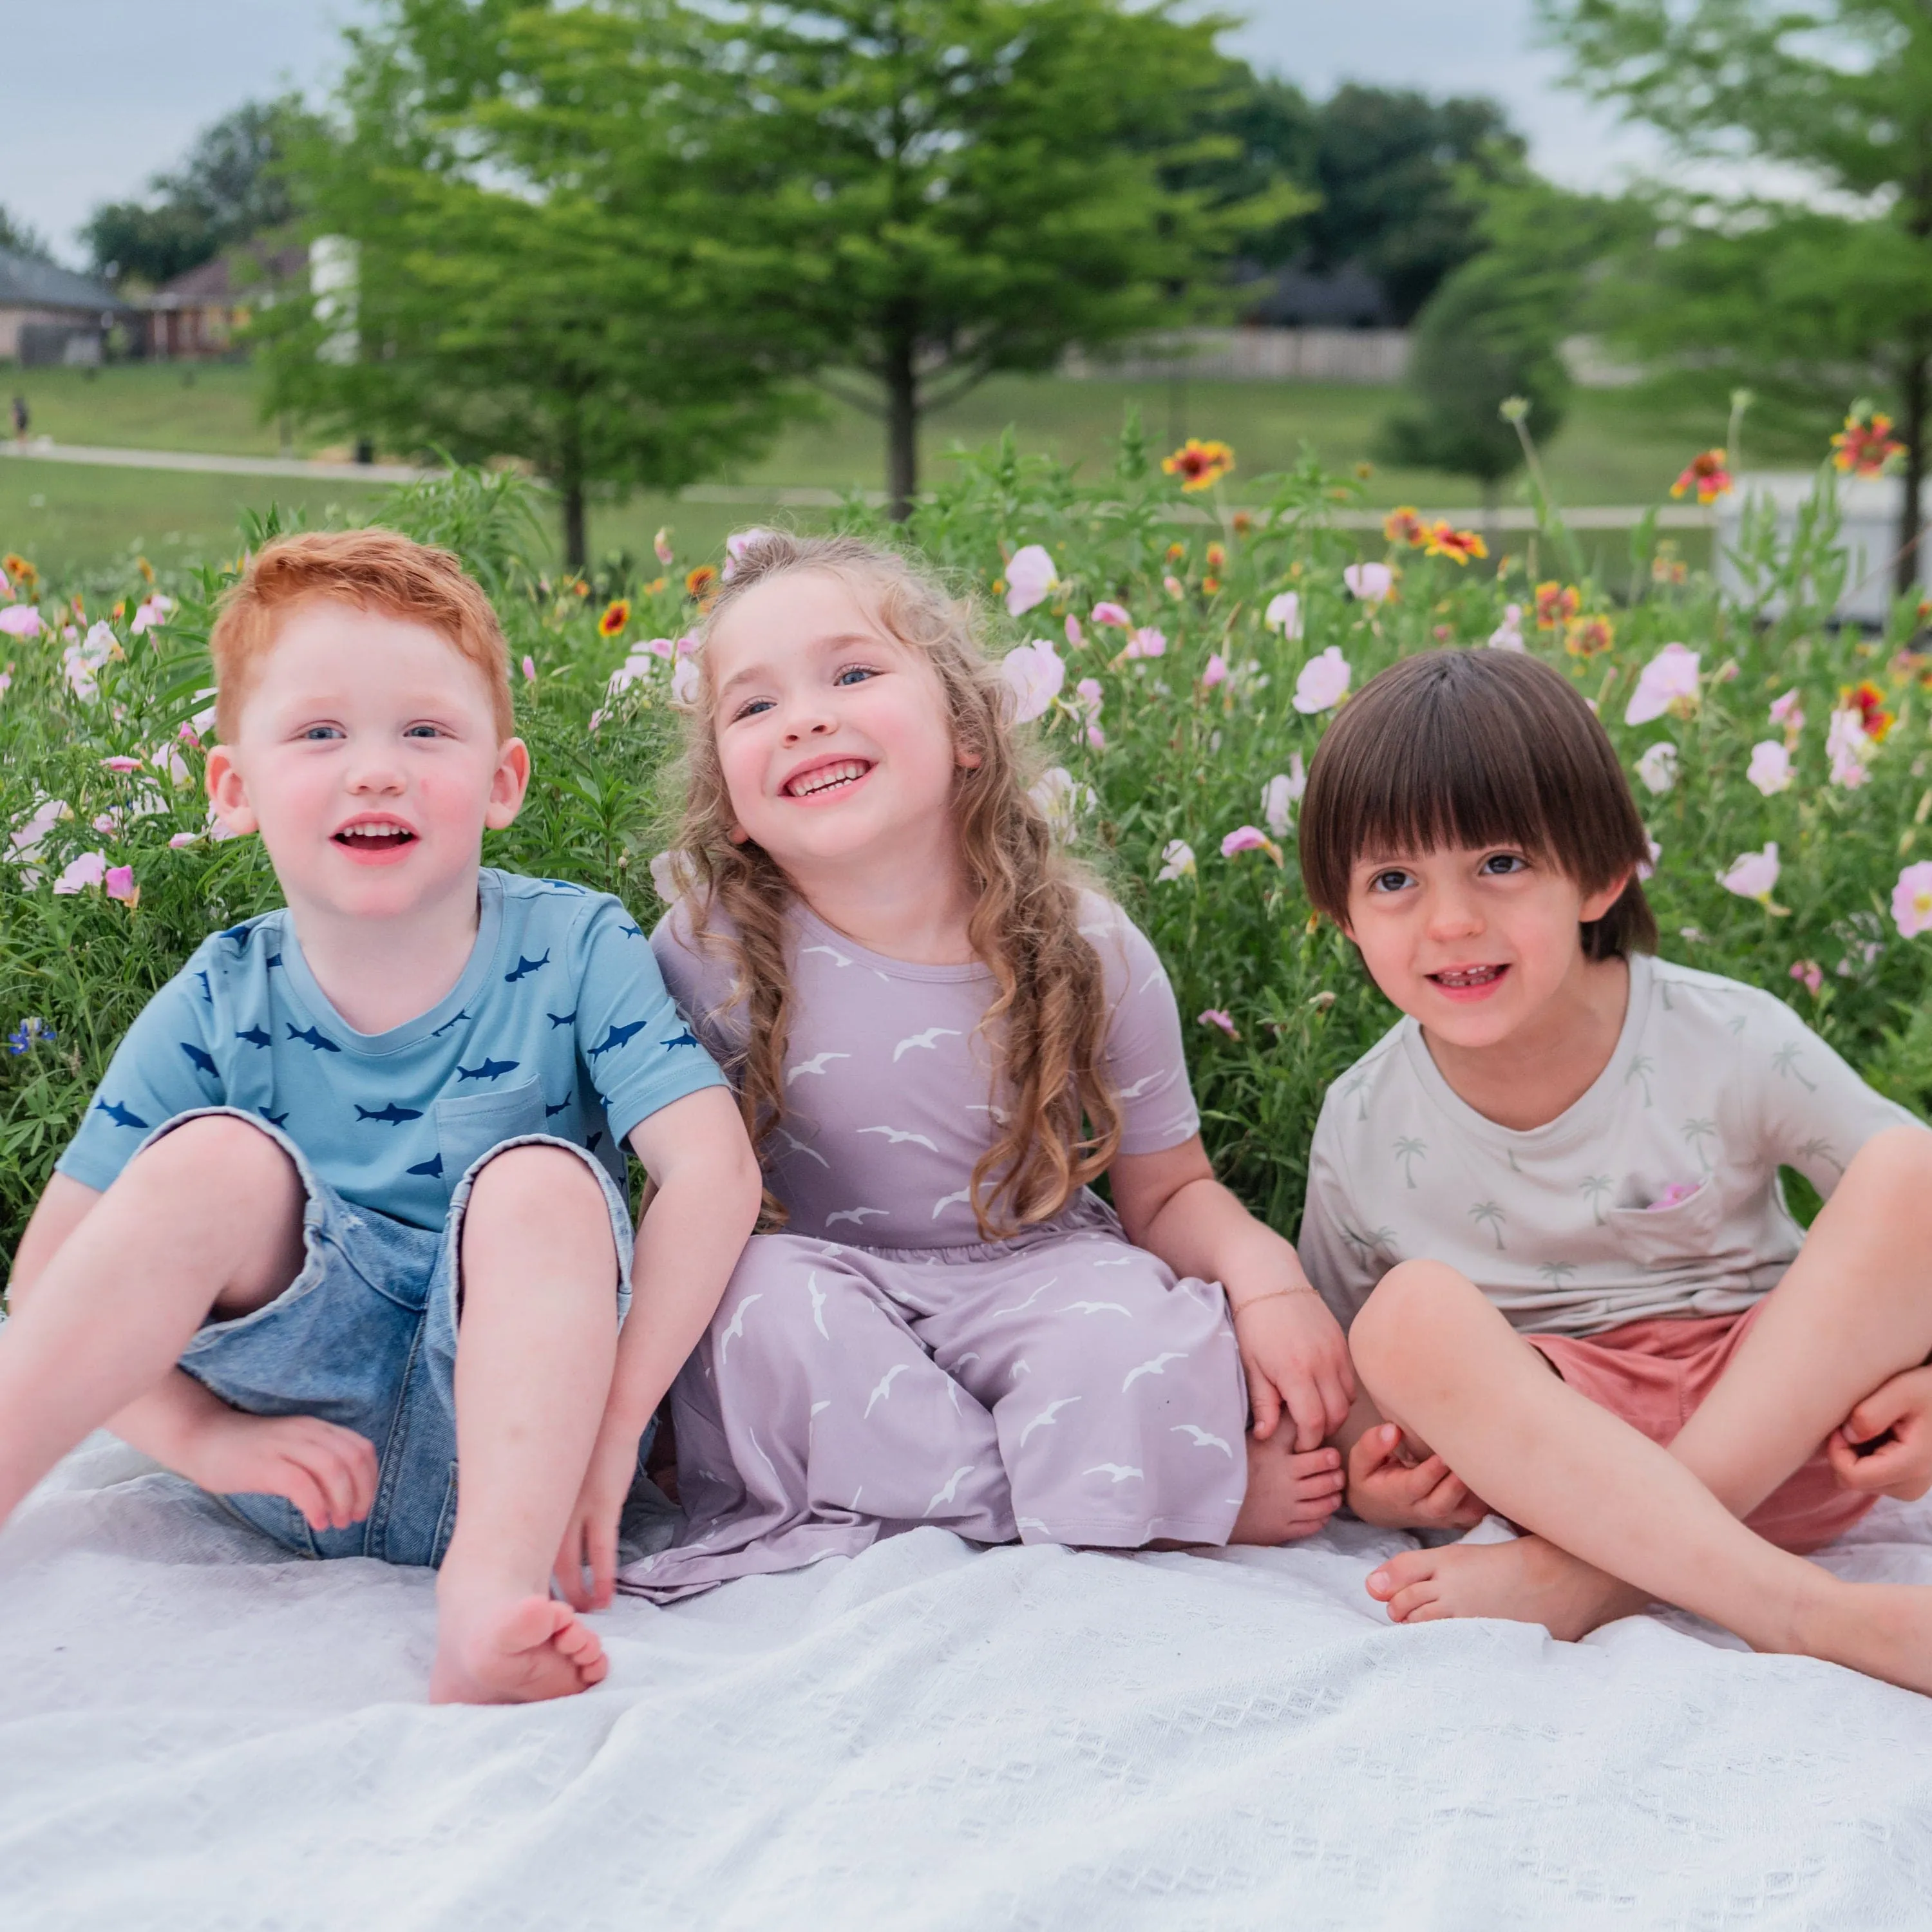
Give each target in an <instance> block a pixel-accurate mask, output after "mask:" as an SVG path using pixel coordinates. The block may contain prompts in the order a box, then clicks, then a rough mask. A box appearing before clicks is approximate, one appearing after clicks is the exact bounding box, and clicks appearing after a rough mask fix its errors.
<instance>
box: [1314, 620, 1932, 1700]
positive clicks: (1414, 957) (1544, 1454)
mask: <svg viewBox="0 0 1932 1932" xmlns="http://www.w3.org/2000/svg"><path fill="white" fill-rule="evenodd" d="M1397 748H1399V755H1397V754H1392V753H1393V752H1394V751H1397ZM1300 836H1301V850H1302V866H1303V874H1304V877H1305V879H1306V880H1307V884H1308V889H1309V895H1310V898H1312V899H1313V901H1314V902H1315V904H1316V906H1318V907H1319V908H1320V909H1321V910H1322V911H1323V912H1325V913H1328V914H1329V915H1330V916H1331V917H1332V918H1334V919H1335V920H1336V921H1337V922H1338V923H1339V924H1340V926H1342V928H1343V930H1344V931H1345V932H1346V933H1347V934H1348V935H1349V937H1350V938H1352V940H1354V941H1355V944H1357V946H1358V947H1360V949H1361V955H1362V959H1363V962H1364V965H1366V966H1367V968H1368V970H1369V973H1370V977H1372V978H1373V980H1375V982H1376V985H1377V986H1379V987H1380V988H1381V989H1382V992H1384V993H1385V995H1387V996H1388V998H1389V999H1390V1000H1391V1001H1393V1002H1394V1004H1395V1005H1396V1006H1397V1007H1400V1009H1401V1010H1403V1013H1405V1014H1406V1016H1407V1017H1406V1018H1405V1019H1403V1021H1402V1022H1401V1023H1400V1025H1397V1027H1396V1028H1394V1031H1391V1033H1390V1034H1388V1037H1386V1038H1385V1039H1384V1040H1382V1042H1381V1043H1379V1045H1377V1046H1375V1047H1374V1048H1373V1049H1371V1050H1370V1052H1368V1053H1367V1054H1366V1055H1364V1057H1363V1058H1362V1059H1361V1061H1358V1063H1357V1064H1356V1065H1355V1067H1354V1068H1352V1070H1350V1072H1349V1073H1348V1074H1347V1075H1346V1076H1344V1077H1343V1079H1340V1080H1339V1081H1337V1082H1336V1084H1335V1085H1334V1087H1333V1088H1331V1090H1330V1092H1329V1094H1328V1100H1327V1101H1326V1102H1325V1104H1324V1106H1323V1107H1322V1116H1321V1119H1320V1121H1319V1122H1318V1124H1317V1125H1316V1130H1315V1141H1314V1145H1313V1148H1312V1150H1311V1151H1310V1158H1309V1181H1308V1202H1307V1212H1306V1214H1305V1217H1304V1220H1303V1223H1302V1230H1301V1254H1302V1257H1303V1259H1304V1262H1305V1263H1306V1265H1307V1269H1308V1272H1309V1275H1310V1279H1311V1280H1313V1282H1314V1283H1315V1285H1316V1287H1317V1288H1318V1289H1319V1290H1320V1291H1321V1292H1322V1295H1323V1296H1324V1298H1325V1299H1326V1300H1327V1301H1328V1304H1329V1306H1330V1307H1331V1308H1332V1309H1333V1310H1334V1312H1335V1313H1336V1314H1337V1316H1338V1317H1340V1319H1342V1320H1343V1322H1351V1323H1352V1328H1351V1329H1350V1332H1349V1346H1350V1348H1351V1349H1352V1352H1353V1354H1354V1357H1355V1367H1356V1370H1357V1373H1358V1375H1359V1376H1360V1377H1361V1382H1362V1385H1363V1387H1364V1390H1365V1391H1367V1396H1368V1397H1369V1398H1370V1399H1371V1400H1373V1404H1374V1406H1375V1410H1376V1411H1378V1412H1379V1415H1378V1414H1376V1413H1374V1412H1370V1413H1368V1414H1367V1415H1365V1416H1364V1415H1358V1417H1356V1418H1352V1424H1351V1427H1350V1428H1349V1430H1345V1431H1344V1441H1345V1446H1346V1447H1347V1448H1348V1449H1349V1502H1350V1503H1351V1505H1352V1506H1353V1507H1354V1508H1355V1510H1356V1512H1357V1514H1360V1515H1362V1516H1364V1517H1367V1518H1368V1519H1369V1520H1371V1521H1373V1522H1376V1523H1382V1524H1384V1525H1385V1526H1392V1527H1393V1526H1408V1525H1412V1526H1431V1527H1440V1526H1444V1525H1445V1524H1457V1523H1463V1524H1466V1523H1469V1521H1470V1520H1471V1519H1472V1517H1480V1516H1481V1514H1483V1511H1484V1505H1487V1506H1488V1508H1490V1509H1493V1510H1494V1511H1498V1512H1500V1513H1501V1514H1502V1515H1503V1516H1505V1517H1507V1518H1508V1520H1510V1521H1511V1522H1512V1523H1516V1524H1518V1525H1520V1526H1522V1528H1523V1529H1525V1530H1526V1531H1529V1532H1532V1534H1529V1535H1524V1536H1522V1537H1519V1538H1514V1539H1513V1540H1507V1541H1500V1542H1496V1541H1478V1542H1475V1543H1463V1544H1453V1545H1451V1546H1450V1547H1448V1548H1445V1549H1439V1550H1414V1551H1409V1552H1407V1553H1404V1554H1403V1555H1401V1556H1397V1557H1394V1558H1392V1559H1391V1560H1390V1561H1389V1562H1387V1563H1385V1564H1384V1565H1382V1566H1381V1567H1380V1568H1379V1569H1378V1570H1376V1571H1375V1572H1374V1573H1373V1574H1372V1575H1371V1576H1370V1579H1369V1589H1370V1592H1371V1594H1373V1595H1375V1596H1376V1597H1377V1598H1380V1599H1381V1600H1382V1601H1383V1602H1385V1603H1386V1604H1388V1606H1389V1608H1390V1612H1391V1615H1392V1616H1394V1617H1396V1618H1397V1619H1398V1620H1399V1621H1403V1622H1412V1621H1419V1620H1426V1619H1432V1618H1438V1617H1454V1616H1502V1617H1514V1618H1519V1619H1526V1620H1528V1621H1532V1622H1540V1623H1542V1624H1544V1625H1546V1626H1547V1628H1550V1630H1551V1631H1553V1632H1554V1633H1555V1634H1557V1635H1558V1636H1559V1637H1579V1636H1580V1635H1582V1634H1583V1632H1584V1631H1587V1630H1589V1629H1590V1628H1593V1627H1594V1626H1595V1625H1597V1624H1598V1623H1601V1622H1603V1621H1604V1620H1605V1619H1607V1618H1608V1617H1610V1616H1619V1615H1622V1614H1624V1613H1627V1612H1628V1611H1629V1610H1634V1609H1640V1608H1641V1607H1643V1604H1645V1603H1646V1601H1648V1600H1649V1598H1652V1597H1653V1596H1655V1597H1658V1598H1663V1599H1664V1600H1665V1601H1667V1602H1670V1603H1673V1604H1680V1605H1682V1607H1685V1609H1687V1610H1694V1611H1695V1612H1697V1613H1699V1614H1700V1615H1702V1616H1708V1617H1710V1618H1712V1619H1715V1620H1716V1621H1717V1622H1721V1623H1723V1624H1725V1625H1728V1626H1729V1627H1730V1628H1731V1629H1733V1630H1734V1631H1737V1632H1738V1633H1739V1634H1740V1635H1742V1637H1745V1638H1746V1639H1747V1640H1748V1641H1749V1642H1750V1643H1752V1644H1754V1646H1757V1648H1759V1649H1765V1650H1780V1651H1803V1652H1809V1653H1810V1654H1811V1655H1814V1656H1817V1657H1823V1658H1829V1659H1831V1660H1832V1661H1835V1662H1838V1663H1842V1664H1850V1665H1852V1666H1853V1667H1855V1668H1856V1669H1858V1670H1865V1671H1868V1672H1870V1673H1873V1674H1874V1675H1876V1676H1883V1677H1887V1678H1889V1679H1891V1680H1892V1681H1893V1682H1894V1683H1899V1684H1903V1685H1909V1686H1910V1687H1912V1688H1915V1689H1917V1690H1920V1691H1932V1591H1926V1590H1915V1589H1894V1588H1889V1587H1885V1586H1876V1585H1852V1584H1848V1583H1841V1582H1840V1581H1839V1580H1838V1579H1837V1578H1835V1577H1832V1575H1830V1574H1829V1573H1828V1572H1827V1571H1825V1570H1823V1569H1821V1568H1817V1566H1815V1565H1811V1564H1809V1563H1806V1562H1803V1561H1802V1560H1801V1559H1800V1558H1799V1556H1797V1555H1795V1554H1793V1552H1798V1551H1805V1550H1814V1549H1816V1548H1817V1547H1819V1546H1820V1544H1823V1543H1824V1542H1826V1541H1829V1539H1830V1538H1832V1537H1833V1536H1835V1535H1837V1534H1838V1532H1840V1531H1841V1530H1843V1529H1845V1528H1846V1527H1847V1526H1849V1524H1851V1523H1853V1522H1855V1520H1857V1519H1858V1517H1860V1516H1861V1514H1864V1511H1866V1510H1867V1509H1868V1508H1870V1505H1871V1503H1872V1502H1873V1498H1874V1496H1875V1495H1876V1493H1878V1492H1880V1491H1882V1490H1893V1491H1894V1492H1897V1491H1903V1492H1906V1493H1911V1494H1914V1495H1916V1494H1918V1493H1921V1492H1922V1490H1924V1487H1925V1485H1926V1481H1927V1475H1928V1473H1932V1472H1928V1469H1927V1460H1926V1457H1925V1455H1924V1430H1923V1422H1924V1409H1925V1406H1926V1405H1925V1400H1924V1397H1925V1384H1926V1382H1927V1379H1928V1378H1927V1372H1926V1371H1924V1370H1922V1369H1921V1368H1920V1367H1919V1365H1920V1364H1923V1363H1924V1361H1926V1359H1927V1355H1928V1354H1932V1270H1928V1268H1927V1261H1926V1257H1927V1254H1928V1253H1932V1134H1928V1133H1927V1132H1926V1131H1925V1130H1924V1127H1921V1126H1920V1125H1919V1124H1918V1123H1916V1122H1915V1121H1913V1120H1912V1118H1911V1117H1910V1116H1909V1115H1908V1114H1906V1112H1904V1110H1903V1109H1902V1108H1899V1107H1896V1106H1893V1105H1892V1104H1891V1103H1890V1102H1889V1101H1887V1100H1884V1099H1882V1098H1881V1097H1879V1095H1878V1094H1875V1093H1873V1091H1871V1089H1870V1088H1868V1087H1867V1086H1866V1085H1864V1082H1862V1081H1861V1080H1860V1079H1858V1076H1857V1075H1856V1074H1855V1073H1853V1072H1852V1070H1851V1069H1850V1068H1849V1067H1847V1066H1846V1064H1845V1063H1844V1062H1843V1061H1842V1060H1841V1059H1840V1058H1838V1055H1836V1054H1835V1053H1834V1052H1832V1049H1830V1048H1829V1046H1826V1044H1825V1043H1824V1042H1823V1040H1820V1039H1819V1038H1818V1037H1817V1035H1816V1034H1813V1033H1812V1032H1811V1031H1810V1030H1809V1029H1808V1028H1806V1027H1805V1025H1804V1024H1803V1023H1802V1022H1801V1021H1800V1020H1799V1019H1798V1017H1797V1016H1796V1014H1794V1013H1792V1012H1791V1010H1790V1009H1789V1008H1788V1007H1786V1006H1785V1005H1784V1004H1783V1002H1782V1001H1778V1000H1777V999H1775V998H1772V996H1771V995H1769V994H1767V993H1765V992H1761V991H1760V990H1759V989H1757V988H1755V987H1750V986H1742V985H1740V984H1739V983H1737V982H1736V981H1735V980H1724V979H1720V978H1719V977H1717V976H1716V975H1715V974H1709V973H1700V972H1695V971H1691V970H1690V969H1689V968H1685V967H1682V966H1677V965H1672V964H1670V963H1668V962H1665V961H1664V960H1661V959H1653V958H1652V957H1650V956H1649V949H1650V948H1651V947H1653V946H1654V945H1655V942H1656V928H1655V924H1654V922H1653V921H1652V917H1651V914H1650V911H1649V907H1647V906H1646V904H1645V903H1644V896H1643V886H1642V884H1641V883H1640V879H1639V875H1640V870H1641V868H1643V865H1644V864H1645V862H1646V857H1647V856H1648V852H1647V840H1646V835H1645V832H1644V829H1643V821H1642V820H1640V817H1638V815H1637V807H1636V805H1635V803H1634V801H1633V800H1632V799H1631V794H1630V788H1629V786H1628V782H1627V781H1625V777H1624V775H1623V772H1622V767H1621V766H1619V763H1618V762H1617V759H1616V753H1615V752H1614V751H1613V749H1612V748H1611V746H1610V741H1609V739H1608V738H1607V736H1605V734H1604V730H1603V727H1602V726H1601V724H1599V723H1598V721H1597V719H1596V718H1595V716H1594V715H1592V713H1591V712H1590V710H1589V708H1588V707H1587V706H1586V704H1585V703H1584V702H1583V699H1582V698H1581V697H1579V696H1578V694H1577V691H1576V690H1575V689H1574V687H1573V686H1572V685H1571V684H1570V683H1569V682H1568V680H1567V679H1565V678H1563V677H1562V676H1560V675H1559V673H1557V672H1556V671H1555V670H1552V669H1551V668H1550V667H1549V666H1548V665H1547V664H1541V663H1539V662H1538V661H1536V660H1535V659H1534V658H1529V657H1527V656H1519V655H1513V654H1509V653H1505V652H1491V651H1482V650H1476V651H1439V652H1431V653H1430V654H1428V655H1426V656H1421V657H1417V658H1409V659H1407V660H1406V661H1403V662H1402V663H1400V664H1397V665H1395V666H1394V667H1392V668H1391V669H1390V670H1386V671H1384V672H1383V673H1382V674H1381V675H1380V676H1378V677H1376V678H1374V679H1372V680H1371V681H1370V683H1369V684H1368V685H1367V686H1366V687H1365V688H1364V689H1363V691H1361V694H1359V695H1358V696H1357V697H1355V698H1353V699H1352V700H1351V701H1350V702H1349V705H1348V707H1347V709H1346V710H1344V711H1343V713H1342V715H1341V716H1340V718H1339V719H1338V720H1337V722H1336V723H1335V724H1334V726H1333V727H1331V730H1329V732H1328V735H1327V736H1326V737H1325V739H1323V741H1322V747H1321V749H1320V751H1319V752H1318V754H1316V760H1315V763H1314V766H1313V770H1312V771H1311V772H1310V775H1309V781H1308V790H1307V797H1306V799H1304V805H1303V811H1302V819H1301V828H1300ZM1780 1163H1789V1164H1790V1165H1791V1166H1794V1167H1796V1168H1797V1169H1799V1170H1800V1171H1801V1172H1802V1173H1804V1174H1805V1175H1806V1176H1807V1178H1808V1179H1810V1180H1811V1181H1812V1183H1813V1184H1814V1186H1816V1187H1817V1188H1818V1190H1819V1191H1820V1193H1823V1194H1825V1195H1827V1196H1829V1200H1828V1201H1827V1202H1826V1206H1825V1208H1824V1210H1823V1212H1822V1213H1821V1214H1820V1215H1819V1217H1818V1219H1817V1222H1816V1223H1814V1226H1813V1227H1812V1229H1811V1232H1810V1234H1809V1235H1805V1234H1804V1233H1803V1232H1802V1231H1801V1230H1800V1229H1799V1227H1798V1226H1797V1224H1796V1223H1795V1222H1794V1221H1793V1220H1792V1218H1791V1217H1790V1214H1788V1213H1787V1211H1786V1210H1785V1207H1784V1200H1783V1198H1782V1196H1781V1193H1780V1192H1779V1188H1778V1167H1779V1165H1780ZM1907 1415H1912V1416H1913V1417H1915V1418H1916V1420H1915V1422H1914V1423H1913V1424H1911V1425H1910V1426H1909V1427H1903V1428H1901V1431H1900V1439H1899V1440H1897V1441H1891V1442H1885V1444H1884V1445H1882V1446H1876V1447H1875V1449H1874V1453H1873V1454H1871V1455H1870V1456H1869V1457H1867V1458H1864V1459H1861V1457H1859V1456H1858V1454H1855V1451H1854V1445H1855V1443H1858V1442H1864V1441H1866V1440H1867V1439H1870V1438H1871V1437H1873V1436H1883V1435H1884V1434H1885V1431H1886V1430H1887V1428H1888V1424H1891V1422H1892V1421H1894V1420H1900V1421H1902V1420H1903V1418H1906V1416H1907ZM1384 1417H1385V1418H1388V1423H1387V1424H1384V1423H1383V1422H1382V1420H1381V1418H1384ZM1405 1437H1406V1439H1407V1440H1408V1442H1409V1445H1410V1447H1409V1451H1408V1453H1407V1454H1403V1453H1402V1452H1401V1451H1400V1445H1401V1444H1402V1442H1403V1439H1404V1438H1405ZM1665 1445H1668V1446H1665ZM1431 1452H1433V1453H1431ZM1478 1498H1480V1499H1481V1501H1477V1500H1475V1499H1478ZM1740 1519H1743V1520H1740Z"/></svg>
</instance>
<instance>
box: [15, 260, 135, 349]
mask: <svg viewBox="0 0 1932 1932" xmlns="http://www.w3.org/2000/svg"><path fill="white" fill-rule="evenodd" d="M132 319H133V311H130V309H129V308H128V306H127V304H126V303H125V302H123V301H122V300H121V299H120V297H119V296H117V295H116V294H115V293H114V291H113V290H112V289H110V287H108V286H107V284H106V283H105V282H100V281H95V279H94V278H93V277H92V276H91V275H76V274H74V272H73V271H72V270H71V269H63V268H60V267H58V266H56V265H55V263H52V262H44V261H42V260H40V257H38V256H35V255H23V254H20V252H19V251H17V250H16V249H12V248H0V359H4V360H5V361H8V362H21V363H26V364H28V365H46V364H48V363H53V362H74V363H83V364H91V363H98V362H100V361H101V359H102V357H103V356H104V354H105V353H106V350H107V332H108V331H109V330H110V329H112V328H113V326H115V323H121V322H127V321H130V320H132Z"/></svg>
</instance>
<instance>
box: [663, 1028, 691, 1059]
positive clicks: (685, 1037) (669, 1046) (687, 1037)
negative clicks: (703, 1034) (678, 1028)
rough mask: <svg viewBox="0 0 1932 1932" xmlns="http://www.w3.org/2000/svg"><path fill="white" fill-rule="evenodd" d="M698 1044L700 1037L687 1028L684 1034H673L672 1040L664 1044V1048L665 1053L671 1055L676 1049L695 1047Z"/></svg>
mask: <svg viewBox="0 0 1932 1932" xmlns="http://www.w3.org/2000/svg"><path fill="white" fill-rule="evenodd" d="M696 1045H697V1035H696V1034H694V1033H693V1032H692V1031H691V1029H690V1028H688V1027H686V1028H685V1029H684V1031H682V1033H675V1034H672V1035H671V1037H670V1039H668V1040H665V1041H664V1043H663V1046H664V1051H665V1052H667V1053H669V1052H671V1051H672V1050H673V1049H674V1048H677V1047H680V1046H696Z"/></svg>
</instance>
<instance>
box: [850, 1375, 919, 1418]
mask: <svg viewBox="0 0 1932 1932" xmlns="http://www.w3.org/2000/svg"><path fill="white" fill-rule="evenodd" d="M909 1367H910V1365H909V1364H907V1363H904V1362H895V1363H894V1364H892V1367H890V1368H889V1369H888V1370H886V1372H885V1373H884V1374H883V1376H880V1379H879V1381H878V1384H877V1387H876V1388H874V1389H873V1391H872V1393H871V1395H870V1396H869V1397H867V1398H866V1401H865V1415H863V1416H861V1417H860V1418H859V1421H865V1418H866V1417H868V1416H869V1415H871V1412H872V1411H873V1410H874V1409H876V1408H877V1406H879V1404H880V1403H882V1402H883V1401H884V1400H886V1397H888V1396H889V1395H890V1394H892V1385H893V1383H894V1382H897V1381H898V1379H899V1377H900V1376H902V1375H904V1374H906V1373H908V1370H909Z"/></svg>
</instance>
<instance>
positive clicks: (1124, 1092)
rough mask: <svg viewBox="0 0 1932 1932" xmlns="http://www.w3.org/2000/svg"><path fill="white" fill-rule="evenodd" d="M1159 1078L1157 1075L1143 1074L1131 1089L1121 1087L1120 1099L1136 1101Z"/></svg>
mask: <svg viewBox="0 0 1932 1932" xmlns="http://www.w3.org/2000/svg"><path fill="white" fill-rule="evenodd" d="M1158 1079H1160V1075H1159V1074H1158V1073H1145V1074H1143V1075H1142V1076H1141V1077H1140V1079H1138V1080H1136V1082H1134V1084H1133V1085H1132V1086H1131V1087H1123V1088H1121V1099H1122V1100H1139V1098H1140V1097H1141V1096H1142V1094H1145V1092H1146V1091H1147V1090H1148V1088H1150V1087H1151V1086H1152V1085H1154V1082H1156V1081H1157V1080H1158Z"/></svg>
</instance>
